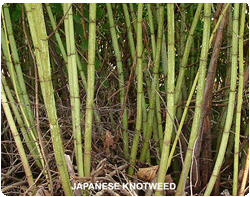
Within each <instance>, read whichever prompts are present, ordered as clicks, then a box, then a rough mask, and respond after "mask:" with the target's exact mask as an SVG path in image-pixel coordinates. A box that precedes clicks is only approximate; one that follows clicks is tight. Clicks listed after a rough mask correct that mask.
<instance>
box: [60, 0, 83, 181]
mask: <svg viewBox="0 0 250 197" xmlns="http://www.w3.org/2000/svg"><path fill="white" fill-rule="evenodd" d="M62 6H63V10H64V14H66V12H67V11H68V9H69V11H68V14H67V15H66V17H65V19H64V26H65V36H66V47H67V55H68V76H69V92H70V103H71V111H72V113H71V114H72V124H73V135H74V145H75V152H76V163H77V168H78V174H79V176H81V177H83V176H84V172H83V168H84V167H83V152H82V131H81V125H80V108H81V107H80V97H79V85H78V73H77V65H76V48H75V37H74V24H73V11H72V7H70V3H63V4H62Z"/></svg>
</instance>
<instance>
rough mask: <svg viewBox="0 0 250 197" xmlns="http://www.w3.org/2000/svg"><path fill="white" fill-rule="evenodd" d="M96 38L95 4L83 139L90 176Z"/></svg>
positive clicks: (91, 11)
mask: <svg viewBox="0 0 250 197" xmlns="http://www.w3.org/2000/svg"><path fill="white" fill-rule="evenodd" d="M95 37H96V3H91V4H90V5H89V45H88V89H87V99H86V117H85V137H84V173H85V176H86V177H89V176H90V168H91V141H92V126H93V104H94V92H95V43H96V40H95Z"/></svg>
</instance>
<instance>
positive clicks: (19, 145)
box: [1, 83, 34, 187]
mask: <svg viewBox="0 0 250 197" xmlns="http://www.w3.org/2000/svg"><path fill="white" fill-rule="evenodd" d="M1 102H2V106H3V109H4V113H5V115H6V118H7V120H8V123H9V126H10V130H11V132H12V135H13V138H14V140H15V143H16V146H17V150H18V153H19V156H20V159H21V161H22V164H23V167H24V172H25V174H26V178H27V181H28V184H29V186H30V187H31V186H32V185H33V184H34V179H33V175H32V172H31V169H30V166H29V162H28V159H27V157H26V154H25V151H24V147H23V144H22V140H21V138H20V136H19V133H18V131H17V128H16V124H15V121H14V119H13V116H12V114H11V111H10V107H9V105H8V101H7V98H6V95H5V91H4V88H3V84H2V83H1Z"/></svg>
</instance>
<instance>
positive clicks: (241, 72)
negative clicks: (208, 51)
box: [233, 3, 246, 196]
mask: <svg viewBox="0 0 250 197" xmlns="http://www.w3.org/2000/svg"><path fill="white" fill-rule="evenodd" d="M241 5H242V7H241V19H240V32H239V33H240V34H239V85H238V99H237V102H238V103H237V109H236V125H235V143H234V175H233V195H234V196H237V188H238V168H239V145H240V123H241V107H242V100H243V99H242V94H243V78H244V66H243V35H244V26H245V10H246V4H245V3H242V4H241Z"/></svg>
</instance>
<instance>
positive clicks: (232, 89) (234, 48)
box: [204, 3, 239, 196]
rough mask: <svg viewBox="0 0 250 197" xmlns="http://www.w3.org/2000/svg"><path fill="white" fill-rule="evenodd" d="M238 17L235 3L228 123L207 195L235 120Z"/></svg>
mask: <svg viewBox="0 0 250 197" xmlns="http://www.w3.org/2000/svg"><path fill="white" fill-rule="evenodd" d="M238 18H239V4H238V3H235V4H234V15H233V32H234V33H233V37H232V67H231V81H230V93H229V101H228V110H227V117H226V123H225V127H224V131H223V135H222V139H221V144H220V149H219V153H218V157H217V159H216V162H215V166H214V169H213V172H212V176H211V178H210V180H209V183H208V185H207V189H206V191H205V193H204V195H205V196H209V195H210V193H211V192H212V189H213V187H214V184H215V181H216V179H217V176H218V174H219V171H220V168H221V164H222V162H223V158H224V155H225V151H226V148H227V143H228V137H229V132H230V128H231V124H232V120H233V113H234V102H235V92H236V81H237V61H238V60H237V59H238Z"/></svg>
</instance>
